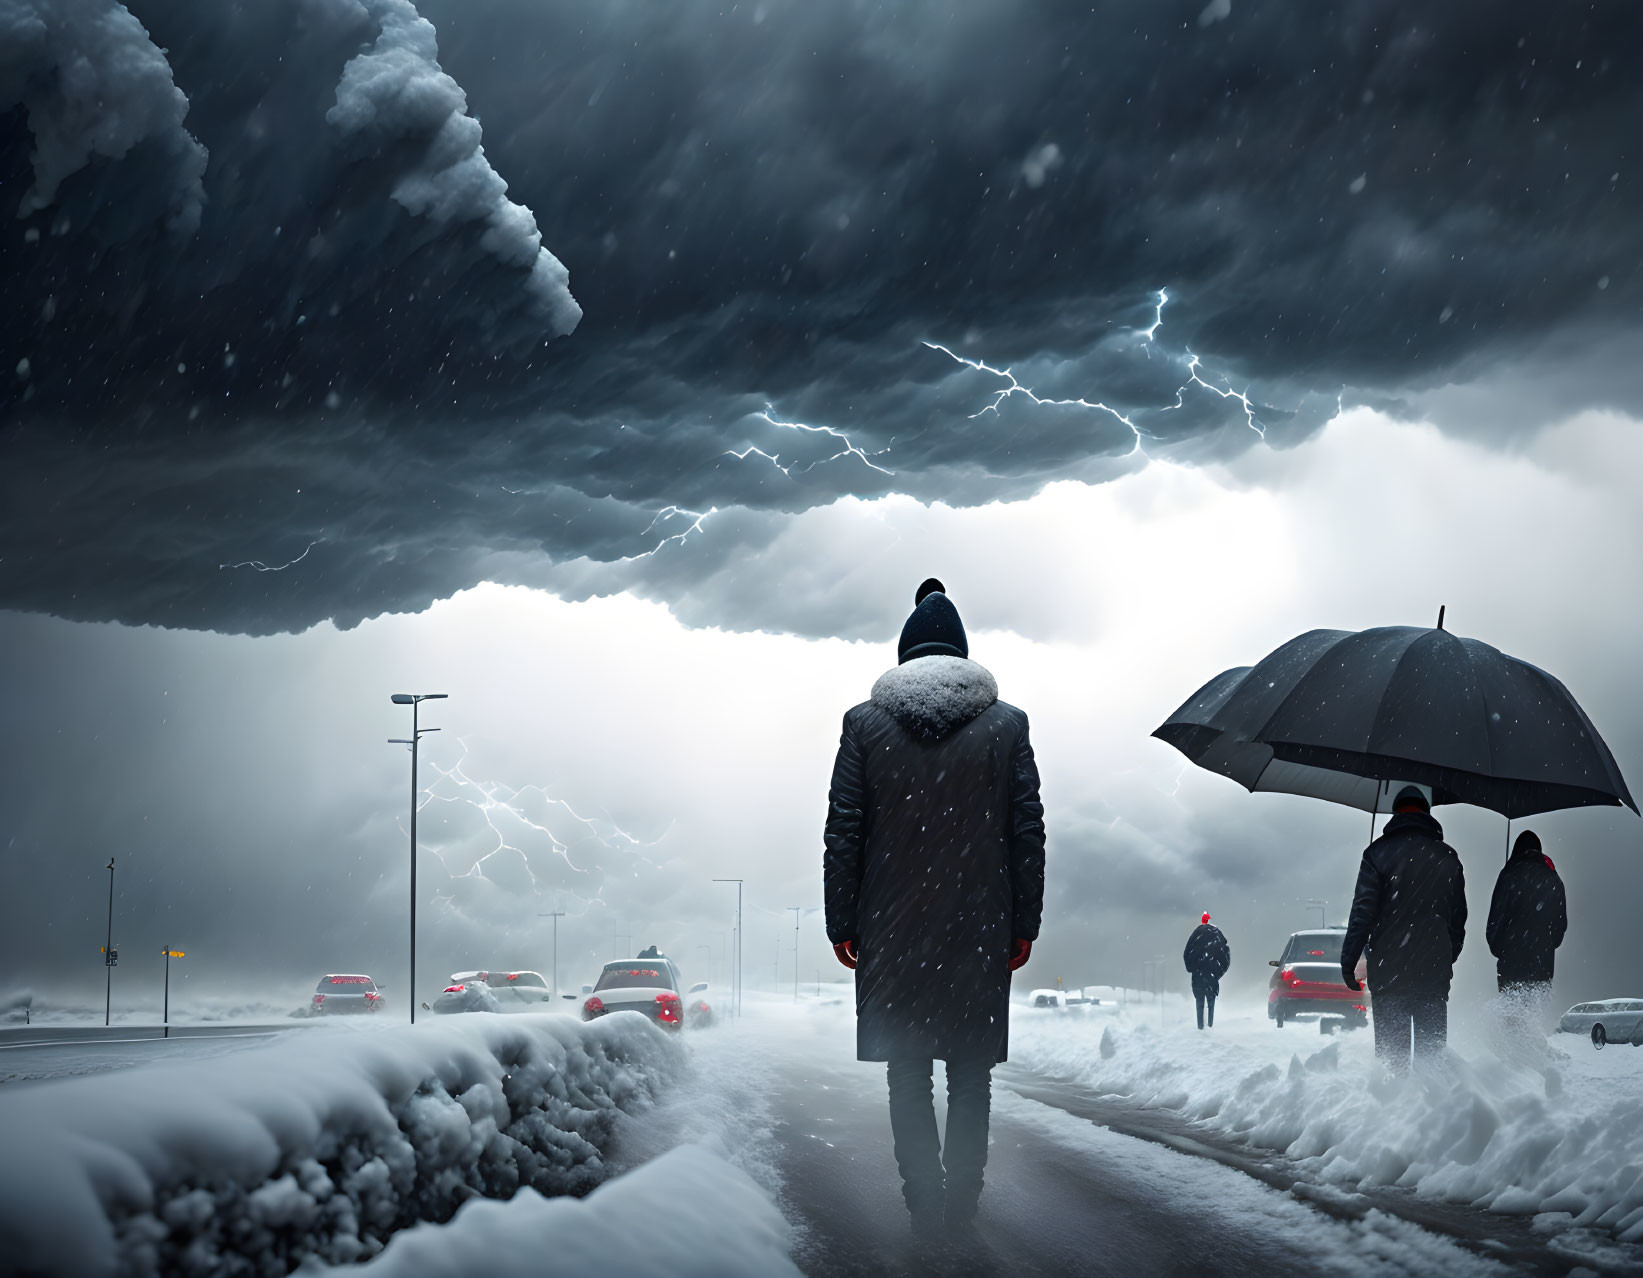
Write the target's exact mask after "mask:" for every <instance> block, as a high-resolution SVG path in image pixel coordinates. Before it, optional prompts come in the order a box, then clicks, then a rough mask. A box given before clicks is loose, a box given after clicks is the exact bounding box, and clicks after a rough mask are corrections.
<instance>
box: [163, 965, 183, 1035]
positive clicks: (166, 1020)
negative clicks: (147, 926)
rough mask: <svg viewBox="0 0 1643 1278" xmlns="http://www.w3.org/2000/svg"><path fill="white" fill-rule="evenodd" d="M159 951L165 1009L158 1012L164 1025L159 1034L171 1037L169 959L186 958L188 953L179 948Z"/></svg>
mask: <svg viewBox="0 0 1643 1278" xmlns="http://www.w3.org/2000/svg"><path fill="white" fill-rule="evenodd" d="M160 953H161V954H164V955H165V1010H164V1011H163V1012H161V1013H160V1024H162V1025H164V1026H165V1033H164V1034H163V1035H161V1037H162V1038H170V1037H171V960H172V959H174V958H187V957H188V955H186V954H184V953H183V952H182V951H181V950H170V949H167V950H161V951H160Z"/></svg>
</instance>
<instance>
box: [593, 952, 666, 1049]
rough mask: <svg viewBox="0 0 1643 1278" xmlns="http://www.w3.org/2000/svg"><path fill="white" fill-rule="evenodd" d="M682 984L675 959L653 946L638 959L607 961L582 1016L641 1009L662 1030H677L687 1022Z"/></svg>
mask: <svg viewBox="0 0 1643 1278" xmlns="http://www.w3.org/2000/svg"><path fill="white" fill-rule="evenodd" d="M683 986H684V982H683V981H682V980H680V978H679V969H678V968H677V967H676V966H674V963H673V960H672V959H670V958H668V956H667V955H665V954H659V953H657V951H656V947H655V946H652V947H651V948H650V949H648V950H646V951H645V952H644V953H643V954H641V955H640V956H639V957H638V958H633V959H620V960H618V961H617V962H614V963H606V964H605V966H604V970H603V971H601V972H600V973H599V979H598V980H597V981H595V982H594V986H593V992H592V993H591V994H589V995H588V996H587V998H585V999H584V1000H583V1001H582V1019H583V1020H584V1021H592V1020H597V1019H598V1018H599V1017H601V1016H606V1015H608V1014H609V1013H611V1012H638V1013H640V1014H641V1015H644V1016H647V1017H649V1018H650V1019H651V1020H652V1021H654V1022H655V1023H656V1024H657V1025H659V1026H661V1027H662V1028H663V1029H667V1030H677V1029H680V1028H681V1027H682V1026H683V1025H684V1023H685V1007H684V999H683V997H682V995H681V992H680V991H681V990H682V989H683Z"/></svg>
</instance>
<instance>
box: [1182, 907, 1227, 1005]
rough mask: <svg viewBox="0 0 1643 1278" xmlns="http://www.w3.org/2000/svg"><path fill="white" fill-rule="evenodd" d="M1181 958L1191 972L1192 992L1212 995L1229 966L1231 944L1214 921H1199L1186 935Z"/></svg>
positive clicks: (1217, 988) (1212, 996)
mask: <svg viewBox="0 0 1643 1278" xmlns="http://www.w3.org/2000/svg"><path fill="white" fill-rule="evenodd" d="M1181 961H1182V962H1183V963H1185V964H1186V965H1187V971H1188V972H1190V973H1191V974H1192V992H1193V993H1194V994H1199V995H1204V996H1205V997H1208V998H1214V997H1215V996H1216V995H1218V994H1219V993H1220V992H1221V978H1222V977H1223V976H1225V975H1226V974H1227V968H1229V967H1231V966H1232V948H1231V947H1230V946H1229V945H1228V944H1227V938H1226V935H1225V934H1224V933H1223V932H1222V931H1221V929H1220V928H1218V927H1216V926H1215V924H1213V923H1200V924H1199V925H1198V926H1197V927H1195V928H1193V929H1192V935H1191V936H1189V937H1188V938H1187V948H1186V949H1184V950H1182V951H1181Z"/></svg>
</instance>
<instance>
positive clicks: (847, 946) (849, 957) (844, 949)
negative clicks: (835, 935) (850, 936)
mask: <svg viewBox="0 0 1643 1278" xmlns="http://www.w3.org/2000/svg"><path fill="white" fill-rule="evenodd" d="M833 953H835V954H837V955H838V956H839V962H841V963H843V964H844V965H845V966H846V967H855V965H856V943H855V942H854V941H840V942H839V943H838V944H837V945H835V946H834V947H833Z"/></svg>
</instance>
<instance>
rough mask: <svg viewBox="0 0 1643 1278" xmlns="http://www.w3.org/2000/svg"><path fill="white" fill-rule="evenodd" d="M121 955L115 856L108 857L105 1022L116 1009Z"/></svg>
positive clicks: (104, 972)
mask: <svg viewBox="0 0 1643 1278" xmlns="http://www.w3.org/2000/svg"><path fill="white" fill-rule="evenodd" d="M119 961H120V956H119V955H118V954H117V953H115V951H114V858H113V857H109V858H108V937H107V939H106V940H105V941H104V943H103V1024H104V1025H105V1026H106V1025H107V1024H108V1022H109V1015H110V1013H111V1012H112V1011H113V1009H114V965H115V964H116V963H118V962H119Z"/></svg>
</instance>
